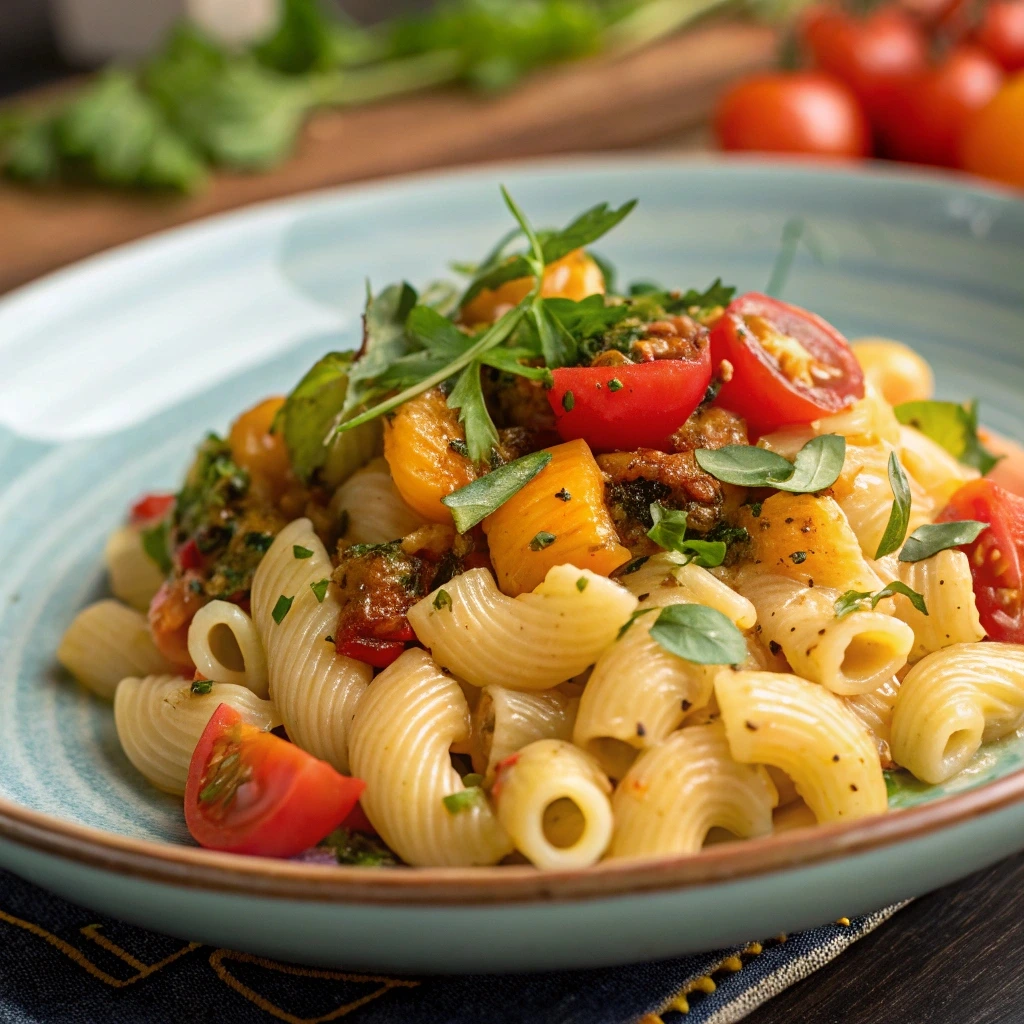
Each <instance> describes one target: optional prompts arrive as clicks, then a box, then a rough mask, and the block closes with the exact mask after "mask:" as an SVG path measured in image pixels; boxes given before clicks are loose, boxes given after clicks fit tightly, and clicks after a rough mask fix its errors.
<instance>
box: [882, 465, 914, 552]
mask: <svg viewBox="0 0 1024 1024" xmlns="http://www.w3.org/2000/svg"><path fill="white" fill-rule="evenodd" d="M889 486H890V487H891V488H892V495H893V502H892V510H891V511H890V512H889V522H888V523H886V526H885V533H883V534H882V539H881V540H880V541H879V542H878V550H877V551H876V552H875V558H883V557H884V556H885V555H891V554H892V553H893V552H894V551H895V550H896V549H897V548H898V547H899V546H900V545H901V544H902V543H903V539H904V537H906V535H907V528H908V527H909V526H910V481H909V480H907V474H906V473H904V472H903V467H902V466H901V465H900V460H899V459H898V458H897V456H896V453H895V452H890V453H889Z"/></svg>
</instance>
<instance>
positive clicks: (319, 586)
mask: <svg viewBox="0 0 1024 1024" xmlns="http://www.w3.org/2000/svg"><path fill="white" fill-rule="evenodd" d="M330 585H331V581H330V580H329V579H323V580H317V581H316V583H310V585H309V589H310V590H312V591H313V596H314V597H315V598H316V600H317V604H323V603H324V598H325V597H326V596H327V588H328V587H329V586H330ZM275 618H276V616H275ZM282 618H283V616H282Z"/></svg>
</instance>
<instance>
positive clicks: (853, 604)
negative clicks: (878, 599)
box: [834, 590, 871, 619]
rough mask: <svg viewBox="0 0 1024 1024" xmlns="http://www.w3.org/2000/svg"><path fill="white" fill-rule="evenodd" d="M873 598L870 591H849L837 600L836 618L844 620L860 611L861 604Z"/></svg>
mask: <svg viewBox="0 0 1024 1024" xmlns="http://www.w3.org/2000/svg"><path fill="white" fill-rule="evenodd" d="M869 597H871V591H870V590H848V591H846V593H845V594H841V595H840V596H839V597H837V598H836V600H835V606H834V607H835V610H836V618H837V619H842V618H845V617H846V616H847V615H849V614H850V613H851V612H855V611H859V610H860V606H861V604H862V603H863V602H864V601H866V600H867V599H868V598H869Z"/></svg>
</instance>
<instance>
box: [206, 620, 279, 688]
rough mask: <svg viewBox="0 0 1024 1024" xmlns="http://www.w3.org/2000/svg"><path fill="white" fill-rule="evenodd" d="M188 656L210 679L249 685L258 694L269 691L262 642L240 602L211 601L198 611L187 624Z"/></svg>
mask: <svg viewBox="0 0 1024 1024" xmlns="http://www.w3.org/2000/svg"><path fill="white" fill-rule="evenodd" d="M188 656H189V657H190V658H191V659H192V664H193V665H195V667H196V669H197V670H198V671H199V672H200V673H201V674H202V675H203V676H205V677H206V678H207V679H215V680H217V682H219V683H235V684H237V685H238V686H247V687H249V689H250V690H252V692H253V693H255V694H256V696H257V697H263V698H266V697H267V696H269V694H270V681H269V679H268V678H267V658H266V655H265V654H264V653H263V644H262V642H261V641H260V638H259V635H258V634H257V632H256V627H255V625H253V621H252V619H251V618H250V617H249V616H248V615H246V613H245V612H244V611H242V609H241V608H239V607H238V605H237V604H232V603H231V602H230V601H211V602H210V603H209V604H205V605H203V607H202V608H200V609H199V611H197V612H196V614H195V615H194V616H193V618H192V622H191V624H190V625H189V627H188Z"/></svg>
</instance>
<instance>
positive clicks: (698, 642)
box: [651, 604, 747, 665]
mask: <svg viewBox="0 0 1024 1024" xmlns="http://www.w3.org/2000/svg"><path fill="white" fill-rule="evenodd" d="M651 636H652V637H653V639H654V640H655V641H657V642H658V643H659V644H660V645H661V646H662V647H664V648H665V650H666V651H669V652H670V653H672V654H675V655H678V656H679V657H680V658H685V659H686V660H687V661H692V662H694V663H695V664H697V665H738V664H740V662H742V661H744V660H745V659H746V657H747V644H746V641H745V640H744V639H743V634H742V633H741V632H740V631H739V630H738V629H737V628H736V626H735V625H733V622H732V620H731V619H728V618H727V617H726V616H724V615H723V614H722V613H721V612H720V611H716V610H715V609H714V608H707V607H705V606H704V605H700V604H673V605H669V606H668V607H667V608H662V610H661V612H660V614H659V615H658V618H657V621H656V622H655V623H654V625H653V626H652V627H651Z"/></svg>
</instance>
